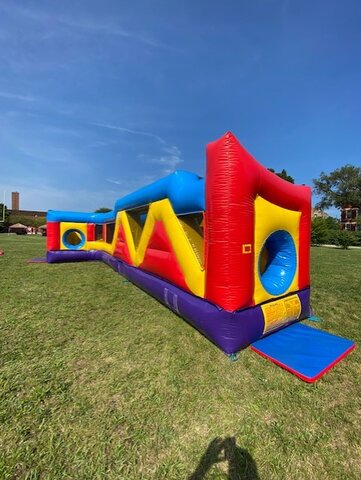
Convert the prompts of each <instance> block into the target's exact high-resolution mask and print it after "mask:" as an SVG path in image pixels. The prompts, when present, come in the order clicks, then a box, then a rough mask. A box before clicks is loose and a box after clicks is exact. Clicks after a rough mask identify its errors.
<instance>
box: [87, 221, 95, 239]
mask: <svg viewBox="0 0 361 480" xmlns="http://www.w3.org/2000/svg"><path fill="white" fill-rule="evenodd" d="M94 240H95V224H94V223H88V224H87V241H88V242H93V241H94Z"/></svg>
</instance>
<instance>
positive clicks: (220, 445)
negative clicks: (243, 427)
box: [187, 437, 259, 480]
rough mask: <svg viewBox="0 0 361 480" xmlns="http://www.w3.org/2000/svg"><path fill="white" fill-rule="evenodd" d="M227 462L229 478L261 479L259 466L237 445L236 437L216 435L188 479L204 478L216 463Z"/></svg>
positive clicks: (238, 479) (232, 479)
mask: <svg viewBox="0 0 361 480" xmlns="http://www.w3.org/2000/svg"><path fill="white" fill-rule="evenodd" d="M220 462H225V463H227V464H228V465H227V468H228V479H229V480H259V476H258V473H257V466H256V463H255V461H254V460H253V458H252V457H251V455H250V454H249V453H248V452H247V450H245V449H244V448H240V447H237V445H236V439H235V438H234V437H227V438H225V439H223V438H219V437H216V438H215V439H214V440H212V441H211V443H210V444H209V445H208V448H207V450H206V451H205V452H204V454H203V455H202V457H201V459H200V461H199V463H198V466H197V468H196V469H195V470H194V472H193V473H192V474H191V475H190V476H189V477H188V478H187V480H203V479H205V478H206V477H205V476H206V474H207V473H208V472H209V470H210V469H211V468H212V466H213V465H215V464H216V463H220Z"/></svg>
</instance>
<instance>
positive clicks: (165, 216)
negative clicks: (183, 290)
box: [88, 199, 205, 298]
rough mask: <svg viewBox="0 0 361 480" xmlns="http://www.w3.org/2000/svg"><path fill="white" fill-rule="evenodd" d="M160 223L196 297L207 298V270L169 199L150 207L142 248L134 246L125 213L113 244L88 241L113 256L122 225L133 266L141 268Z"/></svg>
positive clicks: (118, 217)
mask: <svg viewBox="0 0 361 480" xmlns="http://www.w3.org/2000/svg"><path fill="white" fill-rule="evenodd" d="M156 221H161V222H162V223H163V225H164V228H165V230H166V232H167V235H168V238H169V240H170V242H171V245H172V247H173V250H174V253H175V255H176V257H177V260H178V263H179V266H180V268H181V270H182V272H183V275H184V279H185V282H186V284H187V286H188V288H189V290H190V291H191V292H193V293H194V294H195V295H197V296H199V297H202V298H204V284H205V280H204V278H205V273H204V268H203V266H202V265H201V264H200V263H199V260H198V258H197V255H196V253H195V252H194V250H193V247H192V245H191V243H190V241H189V239H188V237H187V235H186V233H185V232H184V229H183V227H182V225H181V223H180V221H179V220H178V218H177V216H176V214H175V213H174V211H173V208H172V205H171V203H170V201H169V200H168V199H164V200H160V201H158V202H154V203H151V204H150V205H149V210H148V214H147V219H146V221H145V224H144V227H143V231H142V234H141V237H140V240H139V245H138V247H136V245H135V243H134V238H133V235H132V232H131V228H130V225H129V219H128V216H127V214H126V212H125V211H124V210H123V211H121V212H118V214H117V219H116V226H115V233H114V239H113V243H112V244H111V245H107V244H105V243H104V242H88V246H89V247H90V248H95V249H99V250H105V251H107V252H108V253H110V254H113V253H114V250H115V245H116V240H117V236H118V231H119V227H120V225H122V226H123V228H124V235H125V239H126V242H127V245H128V249H129V254H130V258H131V260H132V262H133V264H134V265H135V266H136V267H138V266H139V265H140V264H141V263H142V262H143V260H144V256H145V252H146V250H147V247H148V243H149V241H150V238H151V236H152V233H153V229H154V224H155V222H156Z"/></svg>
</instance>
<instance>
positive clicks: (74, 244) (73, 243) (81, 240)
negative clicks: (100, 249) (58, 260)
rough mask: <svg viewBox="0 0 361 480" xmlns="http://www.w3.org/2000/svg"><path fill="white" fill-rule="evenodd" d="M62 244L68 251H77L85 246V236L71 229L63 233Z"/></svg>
mask: <svg viewBox="0 0 361 480" xmlns="http://www.w3.org/2000/svg"><path fill="white" fill-rule="evenodd" d="M63 243H64V245H65V246H66V248H69V249H70V250H78V249H79V248H81V247H83V246H84V245H85V235H84V233H83V232H81V231H80V230H77V229H75V228H72V229H71V230H67V231H66V232H65V233H64V235H63Z"/></svg>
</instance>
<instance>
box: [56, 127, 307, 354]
mask: <svg viewBox="0 0 361 480" xmlns="http://www.w3.org/2000/svg"><path fill="white" fill-rule="evenodd" d="M47 222H48V223H47V225H48V229H47V235H48V236H47V260H48V262H49V263H54V262H66V261H85V260H102V261H104V262H106V263H107V264H109V265H110V266H112V267H113V268H114V269H115V270H116V271H118V272H119V273H120V274H122V275H124V276H126V277H127V278H128V279H129V280H130V281H132V282H133V283H135V284H136V285H138V286H139V287H141V288H142V289H144V290H146V291H147V292H149V293H150V294H151V295H153V296H154V297H156V298H157V299H158V300H160V301H161V302H162V303H164V304H165V305H166V306H168V307H169V308H170V309H171V310H173V311H174V312H176V313H177V314H178V315H180V316H182V317H183V318H185V319H186V320H187V321H189V322H190V323H191V324H193V325H194V326H195V327H196V328H198V329H199V330H200V331H201V332H202V333H203V334H204V335H206V336H207V337H208V338H209V339H210V340H212V341H213V342H214V343H215V344H216V345H218V346H219V347H220V348H221V349H222V350H223V351H224V352H225V353H227V354H233V353H236V352H237V351H239V350H240V349H241V348H243V347H245V346H246V345H248V344H249V343H252V342H254V341H255V340H257V339H259V338H261V337H262V336H264V335H267V334H269V333H272V332H274V331H276V330H278V329H280V328H283V327H285V326H287V325H289V324H290V323H293V322H295V321H297V320H300V319H303V318H306V317H308V316H309V314H310V307H309V295H310V291H309V287H310V277H309V276H310V273H309V252H310V223H311V190H310V188H308V187H305V186H296V185H293V184H291V183H289V182H286V181H284V180H282V179H280V178H279V177H277V176H276V175H275V174H273V173H271V172H269V171H268V170H267V169H266V168H264V167H263V166H262V165H260V164H259V163H258V162H257V161H256V160H255V159H254V158H253V157H252V156H251V155H250V154H249V153H248V152H247V151H246V150H245V149H244V148H243V147H242V146H241V145H240V144H239V142H238V141H237V139H236V138H235V137H234V136H233V135H232V133H230V132H228V133H226V134H225V135H224V136H223V137H222V138H220V139H219V140H217V141H215V142H213V143H211V144H209V145H208V147H207V169H206V179H205V180H204V179H203V178H200V177H198V176H197V175H194V174H192V173H189V172H184V171H177V172H175V173H173V174H171V175H169V176H167V177H165V178H163V179H161V180H158V181H157V182H155V183H153V184H151V185H148V186H146V187H144V188H142V189H140V190H138V191H136V192H134V193H132V194H129V195H127V196H126V197H124V198H122V199H120V200H118V201H117V202H116V203H115V207H114V210H113V211H111V212H109V213H106V214H96V213H74V212H61V211H52V210H50V211H49V212H48V216H47Z"/></svg>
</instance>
